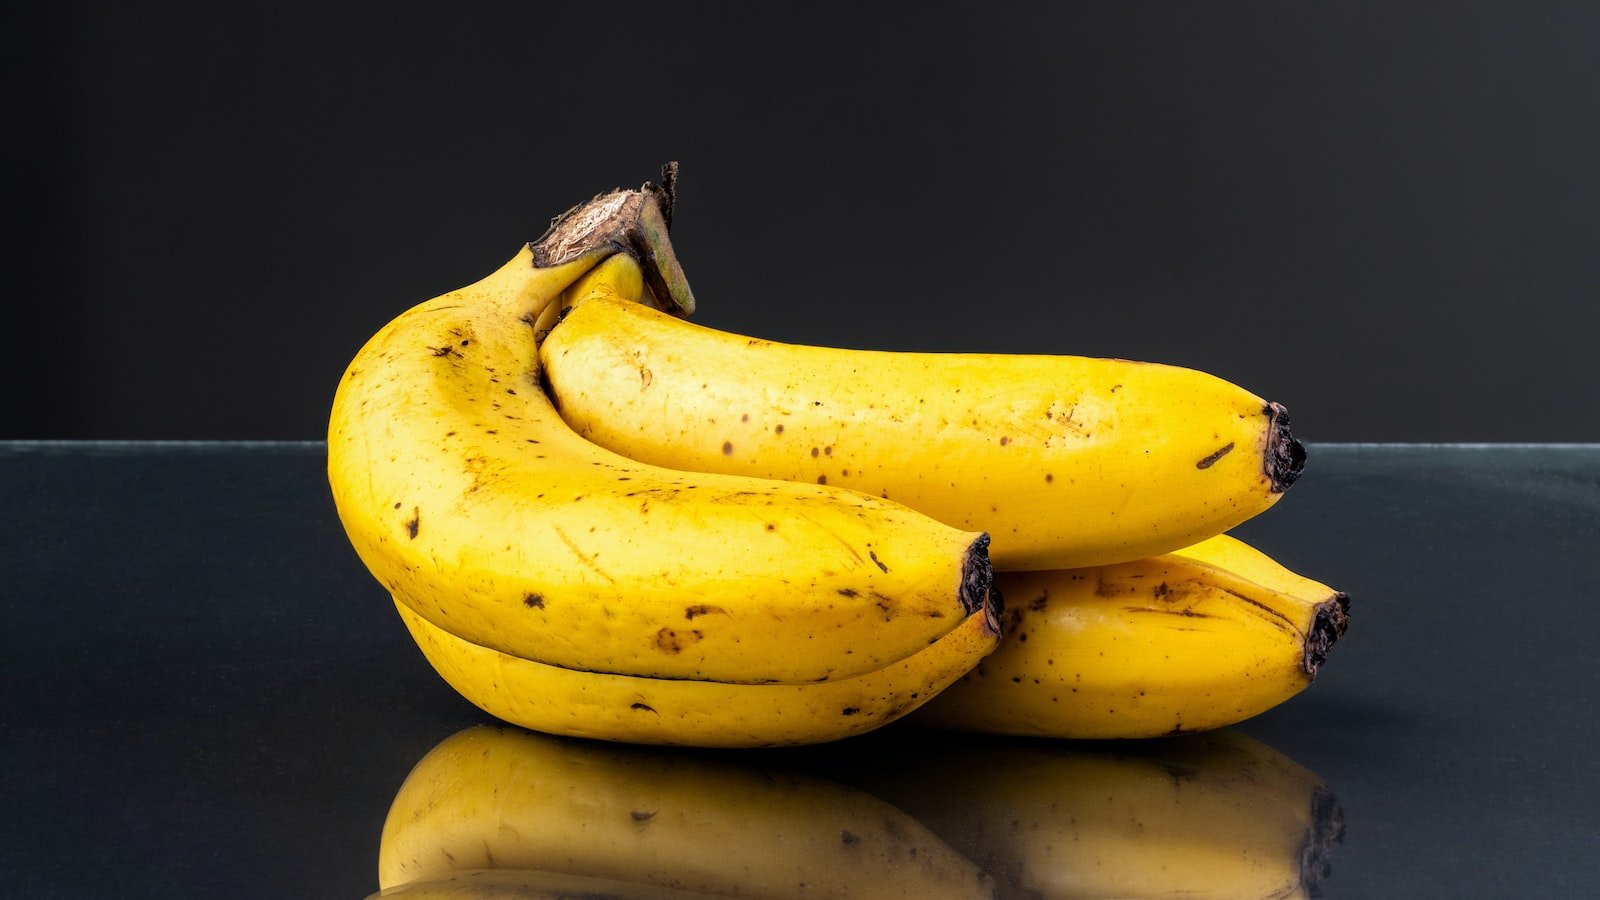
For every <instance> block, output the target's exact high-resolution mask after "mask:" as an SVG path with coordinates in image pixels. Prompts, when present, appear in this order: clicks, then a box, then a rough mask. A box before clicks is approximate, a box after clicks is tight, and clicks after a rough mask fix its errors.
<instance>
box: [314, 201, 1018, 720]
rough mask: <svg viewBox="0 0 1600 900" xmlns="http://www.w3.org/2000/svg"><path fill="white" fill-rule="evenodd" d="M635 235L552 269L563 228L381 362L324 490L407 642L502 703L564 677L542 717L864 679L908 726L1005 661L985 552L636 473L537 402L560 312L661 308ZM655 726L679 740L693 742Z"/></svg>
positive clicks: (871, 511)
mask: <svg viewBox="0 0 1600 900" xmlns="http://www.w3.org/2000/svg"><path fill="white" fill-rule="evenodd" d="M656 197H657V192H655V191H654V190H653V189H652V190H645V191H642V192H633V191H625V192H619V193H618V194H616V195H607V196H606V197H603V198H599V199H597V200H596V201H594V202H593V203H591V204H589V205H588V206H586V207H584V208H583V209H581V210H580V211H579V213H578V214H575V215H569V216H568V217H567V218H566V219H564V220H563V226H565V225H568V224H570V223H573V222H576V223H578V224H579V225H582V226H584V227H583V228H580V229H579V231H580V232H583V233H587V234H591V235H592V234H601V235H605V234H610V233H611V231H608V230H607V228H608V227H609V226H605V227H602V225H599V224H596V223H597V222H603V221H604V219H605V217H606V216H609V215H612V214H615V213H617V211H618V210H622V209H632V210H633V213H631V215H634V216H636V217H640V218H643V219H646V220H648V219H650V216H649V215H645V212H648V211H650V210H657V212H656V214H655V218H656V219H659V218H660V215H659V210H658V209H657V206H656V203H657V200H656ZM629 204H632V206H629ZM641 210H642V211H644V212H641ZM636 225H637V223H636V222H635V223H634V224H632V225H630V224H627V221H626V220H625V221H624V223H623V224H622V225H618V226H616V228H617V229H618V230H617V232H616V233H617V234H618V235H619V237H617V238H616V239H615V240H606V241H600V242H599V243H597V244H596V245H595V246H594V247H593V248H592V249H590V250H587V251H583V252H581V253H578V255H577V256H576V257H575V258H574V259H573V261H568V262H563V263H555V264H551V265H547V266H541V265H539V264H537V263H536V260H537V259H539V258H541V253H542V252H544V253H547V252H553V251H550V249H549V248H550V247H552V246H565V245H566V242H567V238H568V237H569V236H570V235H567V233H566V232H565V231H563V227H562V226H558V227H557V229H556V230H555V231H554V232H552V234H553V235H555V236H556V237H558V238H559V240H556V239H554V238H547V239H546V241H544V242H541V243H540V244H539V245H534V246H530V247H525V248H523V250H522V251H521V252H519V253H518V254H517V255H516V256H515V257H514V258H513V259H512V260H511V261H510V262H508V263H507V264H505V265H504V266H502V267H501V268H500V269H499V270H497V271H495V272H494V273H492V274H490V275H488V276H487V277H485V278H483V279H482V280H480V281H478V282H475V283H473V284H471V285H468V286H466V287H463V288H461V289H459V290H454V291H450V292H448V293H446V294H444V295H442V296H440V297H438V298H435V299H433V300H430V301H428V302H425V303H422V304H420V305H418V306H415V307H413V308H412V309H410V310H408V311H406V312H403V313H401V314H400V315H399V316H397V317H396V318H395V319H394V320H392V321H391V322H389V323H388V324H387V325H385V326H384V327H383V328H382V329H380V330H379V331H378V333H377V334H376V335H374V336H373V337H372V339H371V340H369V341H368V342H367V344H366V345H365V346H364V347H363V348H362V349H361V350H360V352H359V353H358V354H357V355H356V357H355V359H354V360H353V361H352V362H351V364H350V366H349V367H348V369H347V371H346V374H345V376H344V378H343V379H342V380H341V382H340V384H339V387H338V390H337V393H336V395H335V398H334V402H333V408H332V413H331V416H330V421H329V432H328V477H329V481H330V483H331V486H332V491H333V497H334V501H335V506H336V509H337V511H338V514H339V517H340V519H341V521H342V523H343V524H344V526H345V530H346V532H347V534H348V536H349V537H350V540H351V542H352V544H353V545H354V547H355V549H356V551H357V552H358V553H359V555H360V557H361V559H362V560H363V562H365V563H366V565H367V567H368V568H369V569H370V570H371V571H372V573H373V575H374V576H375V577H376V578H377V579H378V580H379V581H380V582H381V583H382V584H383V585H384V586H385V587H386V588H388V590H389V591H390V592H391V594H392V595H393V596H395V597H396V598H398V599H399V600H400V602H401V603H402V605H403V606H404V607H405V608H406V609H408V610H409V611H410V612H411V614H412V616H413V620H414V621H413V622H412V624H413V627H415V628H420V629H421V630H423V631H424V632H426V633H429V634H434V633H437V634H439V635H443V636H445V637H444V638H441V641H442V642H444V643H448V641H449V640H454V639H460V640H461V641H463V642H467V644H470V645H476V646H477V647H478V648H485V649H483V651H482V652H469V651H470V650H471V648H470V647H468V648H467V650H464V651H463V652H462V653H459V654H456V656H455V657H454V661H455V662H456V663H457V664H459V665H460V666H482V667H483V668H482V669H480V670H478V671H475V672H473V673H472V674H473V678H472V679H471V683H473V684H475V685H477V686H479V687H480V688H481V689H482V690H484V691H487V692H490V693H495V692H500V691H503V690H505V689H506V686H505V684H504V683H503V682H501V681H500V680H499V677H498V667H499V666H500V665H501V663H502V661H503V660H502V657H501V656H500V654H505V655H507V656H508V657H517V658H520V659H521V660H525V661H535V662H530V663H528V665H530V666H535V665H537V666H544V667H553V668H557V669H561V670H566V671H565V673H563V674H564V675H565V676H570V677H562V678H559V679H553V680H551V679H547V680H545V681H544V682H543V683H545V684H549V685H559V686H561V687H562V688H563V689H566V688H569V687H570V689H571V690H572V691H573V692H574V693H573V694H572V695H570V696H558V697H554V698H541V701H543V700H553V701H554V702H555V703H557V704H562V703H565V704H569V705H570V706H571V707H572V708H573V709H574V710H577V709H581V708H583V707H584V706H585V700H584V698H583V692H584V691H586V690H588V686H589V685H591V684H593V683H594V682H593V681H592V680H590V679H585V678H580V677H577V676H576V675H573V674H572V673H583V674H594V673H606V674H611V675H618V676H633V677H639V678H649V679H669V680H677V681H683V682H711V683H737V684H743V685H764V684H787V685H799V684H811V683H817V682H833V681H846V682H848V681H851V680H853V679H856V678H863V677H866V678H868V681H869V682H871V686H870V690H871V692H872V694H873V696H874V697H877V698H879V702H878V705H879V706H880V707H882V708H883V709H885V710H888V709H894V710H898V711H904V710H905V709H909V708H910V706H913V705H915V704H916V703H917V702H920V700H921V699H926V697H927V696H928V695H929V693H930V691H931V690H934V689H936V688H937V686H938V684H939V681H940V679H942V678H944V675H943V674H942V673H943V672H944V671H945V670H946V669H948V668H949V667H951V666H955V665H958V664H964V665H965V666H970V665H971V664H972V663H974V662H976V660H977V659H978V658H979V657H981V656H982V655H983V654H984V653H986V652H988V651H989V650H990V649H992V647H993V645H994V641H995V639H996V636H995V635H994V634H990V635H989V636H988V639H987V641H985V640H978V639H973V635H972V634H971V632H974V631H982V630H983V629H984V623H985V622H986V621H989V620H991V619H992V617H993V610H992V608H991V607H990V602H991V599H990V597H989V584H990V568H989V562H988V556H987V550H986V548H987V544H988V538H987V536H986V535H983V534H981V533H977V532H970V531H962V530H959V529H957V528H952V527H950V526H947V525H943V524H940V523H939V522H937V521H935V520H933V519H931V518H929V517H927V516H926V515H923V514H921V513H919V512H916V511H913V510H911V509H909V508H906V507H904V506H901V505H899V504H897V503H893V502H890V501H886V500H883V499H881V498H877V497H870V496H866V495H864V494H859V493H856V492H852V491H847V490H843V489H840V488H837V487H829V486H824V485H818V484H795V483H789V482H780V481H770V480H763V479H756V478H749V477H740V476H729V475H705V474H689V473H684V472H679V471H670V470H666V469H661V468H657V467H654V466H650V465H647V464H642V463H639V462H636V461H634V460H631V459H626V458H624V457H621V456H617V455H616V454H614V453H611V452H610V451H607V450H604V449H602V448H600V447H597V446H595V445H593V444H591V443H589V442H587V441H585V440H584V439H583V438H581V437H579V436H578V435H576V434H574V433H573V431H572V430H571V429H570V428H569V427H568V426H567V425H566V424H565V423H564V422H562V420H561V419H560V417H559V416H558V415H557V413H556V411H555V409H554V408H553V407H552V406H551V404H550V402H549V399H548V398H547V397H546V395H545V394H544V392H543V390H542V388H541V385H540V373H539V362H538V356H537V352H536V348H535V341H534V335H535V330H536V328H537V327H538V325H539V322H540V315H541V313H542V312H544V311H545V310H547V309H549V308H551V307H552V306H553V305H554V304H555V303H556V302H557V301H558V299H559V297H560V295H561V294H562V293H563V292H564V291H567V290H569V289H573V290H577V289H578V287H575V285H578V286H580V287H581V285H582V284H584V283H590V282H586V281H584V279H598V281H597V282H594V283H604V284H605V285H607V287H608V290H610V292H612V293H617V294H620V295H625V296H632V297H634V298H636V299H643V298H645V297H646V296H651V295H650V294H648V293H647V291H646V288H645V285H644V281H643V277H644V276H643V273H642V272H641V269H640V266H639V265H638V263H637V262H635V259H634V257H633V256H631V255H630V252H631V248H633V246H634V244H633V241H634V238H633V237H631V235H633V231H630V230H628V229H633V228H635V226H636ZM591 226H592V227H591ZM656 249H657V250H660V251H662V253H666V252H670V248H667V247H665V246H664V245H663V246H662V247H658V248H656ZM602 258H604V261H601V260H602ZM423 622H425V623H426V624H425V625H423V624H421V623H423ZM963 623H967V624H965V625H964V624H963ZM990 624H991V625H994V624H997V623H993V622H990ZM991 630H992V629H991ZM958 634H959V635H964V636H958ZM946 638H951V639H950V640H944V639H946ZM930 645H932V646H930ZM935 648H937V649H935ZM958 652H959V653H961V654H965V655H964V657H963V658H962V659H960V660H956V659H955V658H954V657H953V656H952V654H955V653H958ZM437 656H438V654H433V655H430V658H437ZM512 667H513V668H515V667H516V666H515V664H513V665H512ZM930 673H934V674H930ZM862 684H863V683H862V682H858V683H857V685H856V686H857V687H860V686H861V685H862ZM706 693H708V695H709V694H710V693H714V691H708V692H706ZM849 693H850V690H848V689H845V690H842V691H841V692H840V695H841V696H843V695H847V694H849ZM763 696H768V695H763ZM771 696H776V694H774V695H771ZM472 699H475V700H482V699H483V698H481V697H473V698H472ZM498 699H500V700H506V701H507V702H508V703H510V702H513V701H515V700H516V698H504V697H501V698H498ZM744 708H745V710H746V712H747V713H750V714H754V713H756V712H757V709H758V708H757V706H756V704H751V703H747V704H746V705H745V707H744ZM845 709H846V707H844V706H841V707H839V708H835V709H830V710H828V711H827V714H826V715H825V716H823V717H820V718H816V717H814V718H812V719H811V720H809V722H808V720H807V719H806V716H808V715H811V713H810V712H809V711H808V710H794V709H784V708H781V707H775V708H772V709H770V710H767V711H765V712H766V716H767V719H769V720H771V721H772V722H773V723H774V727H775V728H777V730H779V731H781V732H782V733H784V734H785V735H787V736H788V739H790V740H801V739H804V740H822V739H828V738H832V737H836V736H838V735H839V734H840V731H839V728H840V724H839V720H840V719H841V717H849V716H851V713H849V712H846V711H843V710H845ZM861 709H865V707H864V706H863V707H861ZM886 715H887V714H885V716H886ZM885 716H880V717H877V718H876V719H875V720H874V721H876V722H881V721H884V720H885ZM570 717H571V716H570V715H569V716H568V718H570ZM635 718H637V717H635ZM780 719H781V720H782V721H781V722H778V720H780ZM608 721H610V720H601V721H600V722H592V723H588V725H587V727H586V728H585V729H584V730H583V733H585V734H589V735H593V736H612V737H636V736H637V735H636V734H633V733H628V732H626V731H624V732H621V733H618V734H615V735H606V734H605V733H604V730H603V728H604V724H605V722H608ZM661 721H662V722H674V723H676V727H678V728H680V729H685V728H687V727H688V723H689V722H690V721H691V719H690V717H680V718H677V719H669V718H667V717H663V718H662V720H661ZM866 721H867V717H865V716H863V717H862V718H860V719H859V720H858V722H866ZM851 725H852V729H851V730H860V727H859V725H858V724H857V723H854V722H853V723H851ZM539 727H551V723H550V722H549V721H541V722H540V723H539ZM653 727H656V728H657V729H658V730H659V729H660V728H662V727H667V728H669V729H670V728H671V727H674V726H662V725H660V724H658V725H656V726H653ZM728 727H729V728H735V727H737V728H739V729H743V728H744V727H745V726H744V724H743V723H739V724H737V725H735V723H728ZM808 728H809V731H808ZM755 733H757V734H759V729H757V731H756V732H755ZM846 733H848V730H847V732H846ZM665 737H666V738H668V739H672V740H677V741H681V742H686V743H693V742H697V741H698V739H699V734H698V733H697V732H695V731H692V730H677V731H670V733H668V734H666V735H665ZM766 740H767V739H766V738H759V739H758V740H757V742H764V741H766Z"/></svg>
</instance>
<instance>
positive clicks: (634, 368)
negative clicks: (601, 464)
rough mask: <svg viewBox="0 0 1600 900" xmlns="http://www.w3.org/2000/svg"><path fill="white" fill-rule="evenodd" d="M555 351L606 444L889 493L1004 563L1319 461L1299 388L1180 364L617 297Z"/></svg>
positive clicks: (1129, 553) (1215, 500)
mask: <svg viewBox="0 0 1600 900" xmlns="http://www.w3.org/2000/svg"><path fill="white" fill-rule="evenodd" d="M539 356H540V359H541V360H542V361H543V363H544V365H545V368H546V373H547V376H548V379H549V384H550V392H551V396H552V399H554V400H555V402H556V405H557V406H558V407H559V409H560V411H561V415H562V417H563V418H564V419H565V420H566V421H567V422H568V423H569V424H571V425H572V426H573V428H574V429H575V430H576V431H578V433H580V434H582V435H584V436H585V437H587V438H589V439H590V440H592V441H594V442H595V443H598V444H600V445H602V446H605V447H608V448H610V449H612V450H615V451H617V452H618V453H621V454H623V455H624V456H628V457H631V458H634V459H638V460H642V461H646V462H651V463H655V464H657V465H662V466H668V467H672V468H675V469H682V470H686V471H695V472H722V473H729V474H738V475H758V476H761V477H767V478H781V479H786V480H789V481H798V482H824V483H826V484H830V485H843V486H845V487H850V488H854V489H856V490H859V491H863V492H865V493H868V494H871V495H873V496H882V497H888V498H890V499H892V500H897V501H899V502H901V503H904V504H906V505H907V506H910V507H912V508H913V509H917V510H920V511H922V512H925V513H927V514H929V515H931V516H933V517H934V518H936V519H939V520H940V521H942V522H947V523H949V524H951V525H954V526H957V527H960V528H964V529H969V530H973V531H985V532H988V533H990V534H991V535H993V537H994V545H993V547H992V548H991V552H992V553H993V556H994V563H995V565H996V566H997V567H999V568H1004V569H1055V568H1065V567H1069V566H1080V567H1081V566H1091V565H1102V564H1105V563H1111V562H1120V561H1125V560H1131V559H1141V558H1144V557H1148V556H1154V555H1157V554H1160V553H1167V552H1170V551H1172V550H1175V549H1177V548H1179V547H1182V546H1185V545H1187V544H1190V543H1193V542H1195V541H1199V540H1201V539H1203V538H1206V537H1210V536H1211V535H1214V534H1219V533H1221V532H1224V531H1226V530H1228V529H1229V528H1232V527H1233V526H1235V525H1238V524H1239V523H1241V522H1243V521H1245V520H1246V519H1248V518H1250V517H1252V516H1254V515H1256V514H1258V513H1260V512H1262V511H1264V510H1265V509H1267V508H1268V507H1270V506H1271V505H1272V504H1274V503H1275V502H1277V500H1278V499H1279V498H1280V497H1281V496H1282V494H1283V492H1284V491H1285V490H1287V488H1288V487H1289V485H1291V484H1292V483H1293V482H1294V480H1295V479H1296V478H1297V477H1298V476H1299V474H1300V472H1301V469H1302V467H1303V465H1304V461H1305V460H1304V453H1305V451H1304V448H1303V447H1302V446H1301V445H1300V443H1299V442H1297V441H1296V440H1295V439H1294V438H1293V437H1292V436H1291V435H1290V433H1289V427H1288V416H1287V415H1286V414H1285V412H1284V410H1283V408H1282V407H1281V406H1279V405H1277V404H1275V403H1268V402H1267V401H1265V400H1263V399H1262V398H1261V397H1258V396H1256V395H1255V394H1253V393H1251V392H1249V391H1247V390H1244V389H1243V388H1241V387H1238V386H1236V385H1233V384H1230V383H1228V382H1227V381H1224V380H1223V379H1221V378H1218V377H1216V376H1214V375H1211V374H1208V373H1205V372H1199V371H1195V370H1193V369H1186V368H1182V367H1178V366H1170V365H1161V364H1155V363H1140V362H1131V361H1128V360H1119V359H1104V358H1089V357H1079V356H1066V355H1028V354H980V353H891V352H882V351H865V350H852V349H843V348H829V347H812V346H799V345H793V344H781V343H774V342H772V341H767V340H757V339H752V338H748V337H744V336H742V335H736V334H729V333H725V332H719V331H716V330H713V329H710V328H706V327H704V326H702V325H697V324H695V323H692V322H688V321H684V320H683V319H681V318H678V317H675V316H672V315H668V314H666V313H663V312H660V311H657V310H654V309H651V308H648V307H647V306H644V305H641V304H639V303H635V302H630V301H629V299H628V298H616V297H604V296H597V297H591V298H589V299H588V300H587V301H585V302H581V303H577V304H575V305H574V306H573V307H572V309H571V312H570V314H569V315H567V316H566V317H565V318H563V319H562V320H561V321H560V322H559V323H557V324H555V326H554V328H553V329H552V330H551V331H550V334H549V336H548V337H547V338H546V339H545V340H544V342H543V343H542V345H541V347H540V351H539Z"/></svg>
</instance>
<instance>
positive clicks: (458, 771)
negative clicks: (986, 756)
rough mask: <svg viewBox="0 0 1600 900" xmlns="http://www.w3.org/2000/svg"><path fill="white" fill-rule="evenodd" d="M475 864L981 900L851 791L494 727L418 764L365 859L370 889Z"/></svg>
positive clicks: (917, 840)
mask: <svg viewBox="0 0 1600 900" xmlns="http://www.w3.org/2000/svg"><path fill="white" fill-rule="evenodd" d="M941 787H942V786H941ZM482 869H515V870H535V871H542V872H548V873H558V874H565V875H580V876H589V877H594V878H603V879H610V880H613V881H617V882H623V883H629V884H637V885H645V886H656V887H663V888H672V889H676V890H682V891H697V892H703V893H707V894H715V895H721V896H741V897H799V896H804V897H918V898H930V900H932V898H943V897H992V896H993V894H994V884H993V882H992V881H991V880H990V879H989V878H988V877H987V876H985V875H984V874H983V873H982V872H981V871H980V870H979V869H978V868H977V867H976V866H974V865H973V864H972V863H971V862H970V861H969V860H967V859H966V858H965V857H963V856H961V855H960V854H959V853H956V852H954V851H953V850H951V849H950V847H949V845H947V844H946V843H945V842H944V841H943V840H941V839H939V838H938V837H936V836H935V835H934V834H933V833H932V832H930V831H928V829H927V828H925V827H923V826H922V825H921V824H920V823H919V822H917V821H916V820H915V819H913V818H911V817H910V816H908V815H906V814H905V813H903V812H901V811H900V810H899V809H897V808H895V807H893V806H890V805H889V804H887V803H885V802H883V801H882V800H880V799H878V798H877V797H875V796H873V795H872V794H870V793H867V792H865V791H862V790H857V789H853V788H848V787H845V786H844V785H841V784H838V783H835V782H833V781H830V780H827V779H824V778H819V777H815V776H809V775H805V774H801V773H797V772H789V771H783V770H780V769H775V768H772V767H771V766H770V764H768V765H755V764H749V763H740V762H736V761H734V760H733V759H732V758H731V757H717V756H714V755H708V754H704V753H697V754H692V755H691V754H688V753H684V752H681V751H676V752H674V751H666V750H663V749H661V748H649V749H646V748H640V747H627V746H622V745H615V744H598V743H593V742H587V741H578V740H571V739H563V738H557V737H552V736H548V735H540V734H534V733H530V732H524V731H521V730H518V729H512V728H504V727H492V726H475V727H472V728H468V729H466V730H464V731H461V732H458V733H456V734H454V735H452V736H451V737H449V738H447V739H445V740H444V741H443V742H441V743H440V744H439V745H438V746H436V747H435V748H434V749H433V750H431V751H429V753H428V754H427V755H426V756H425V757H424V758H423V759H422V760H421V761H420V762H418V763H417V765H416V767H415V768H414V769H413V770H412V772H411V774H410V775H409V776H407V778H406V780H405V782H404V783H403V784H402V785H401V787H400V789H399V791H398V792H397V793H396V795H395V799H394V802H393V803H392V805H391V806H390V809H389V814H388V817H387V819H386V820H385V822H384V826H383V832H382V837H381V840H380V842H379V851H378V881H379V885H380V886H381V887H382V888H383V889H389V888H393V887H395V886H397V885H402V884H408V883H412V882H436V881H439V880H441V879H446V878H448V877H449V876H451V875H452V874H453V873H457V872H464V871H473V870H482Z"/></svg>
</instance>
